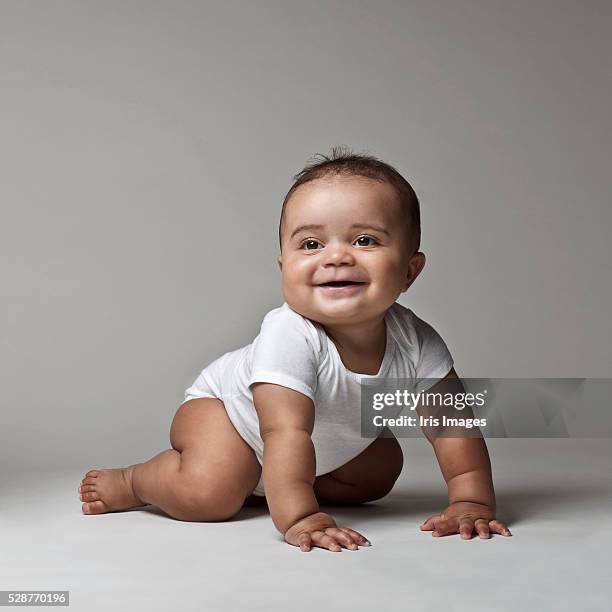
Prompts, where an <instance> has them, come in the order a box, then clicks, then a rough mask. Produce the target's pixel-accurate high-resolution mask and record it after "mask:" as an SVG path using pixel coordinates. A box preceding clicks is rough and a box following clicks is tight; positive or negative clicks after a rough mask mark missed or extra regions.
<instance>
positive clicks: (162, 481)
mask: <svg viewBox="0 0 612 612" xmlns="http://www.w3.org/2000/svg"><path fill="white" fill-rule="evenodd" d="M170 443H171V444H172V447H173V448H172V449H168V450H165V451H163V452H162V453H160V454H159V455H156V456H155V457H153V458H152V459H150V460H149V461H147V462H146V463H138V464H136V465H132V466H129V467H127V468H120V469H101V470H90V471H89V472H87V474H86V475H85V478H84V479H83V480H82V483H81V487H80V492H81V500H82V501H84V502H85V503H84V504H83V507H82V509H83V513H84V514H100V513H103V512H117V511H120V510H126V509H127V508H132V507H136V506H144V505H146V504H153V505H155V506H158V507H159V508H161V509H162V510H164V511H165V512H166V513H167V514H169V515H170V516H172V517H174V518H177V519H179V520H184V521H219V520H226V519H228V518H230V517H231V516H233V515H234V514H236V512H238V511H239V510H240V508H241V507H242V505H243V503H244V501H245V499H246V498H247V497H248V496H249V495H250V493H252V491H253V490H254V489H255V487H256V486H257V482H258V481H259V477H260V474H261V466H260V465H259V463H258V461H257V458H256V457H255V453H254V452H253V450H252V449H251V448H250V447H249V446H248V445H247V444H246V442H245V441H244V440H243V439H242V438H241V437H240V435H239V434H238V432H237V431H236V430H235V428H234V426H233V425H232V423H231V421H230V420H229V418H228V416H227V413H226V412H225V407H224V405H223V402H222V401H221V400H218V399H213V398H200V399H193V400H190V401H188V402H185V403H184V404H183V405H182V406H181V407H180V408H179V409H178V411H177V413H176V415H175V417H174V420H173V422H172V427H171V429H170Z"/></svg>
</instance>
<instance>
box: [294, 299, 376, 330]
mask: <svg viewBox="0 0 612 612" xmlns="http://www.w3.org/2000/svg"><path fill="white" fill-rule="evenodd" d="M285 301H286V302H287V304H288V305H289V307H290V308H291V309H292V310H294V311H295V312H297V313H298V314H301V315H302V316H303V317H305V318H307V319H310V320H311V321H314V322H315V323H320V324H321V325H333V324H337V325H350V324H358V323H361V322H362V321H364V320H366V319H369V318H371V317H372V316H375V315H376V314H378V313H372V312H370V313H367V315H366V313H365V312H364V307H363V305H362V304H361V305H360V304H355V303H351V301H350V300H349V299H347V300H333V301H330V303H329V304H328V303H325V304H316V303H309V304H304V303H303V302H299V303H298V302H295V301H292V300H287V299H286V298H285ZM385 310H386V308H383V309H382V310H381V312H380V314H381V315H382V314H384V312H385Z"/></svg>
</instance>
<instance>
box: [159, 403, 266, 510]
mask: <svg viewBox="0 0 612 612" xmlns="http://www.w3.org/2000/svg"><path fill="white" fill-rule="evenodd" d="M170 444H171V445H172V448H174V449H175V450H177V451H179V452H180V453H181V466H180V472H181V475H182V476H183V477H186V478H187V479H189V480H190V481H192V482H193V485H194V486H196V487H205V488H206V489H208V490H209V491H216V492H218V494H219V496H220V497H221V499H225V500H228V499H231V500H235V504H236V505H237V506H238V508H237V509H239V507H240V506H241V505H242V503H243V501H244V500H245V499H246V498H247V497H248V496H249V495H250V493H252V492H253V490H254V489H255V487H256V486H257V483H258V482H259V477H260V475H261V466H260V465H259V462H258V461H257V457H256V456H255V453H254V452H253V450H252V449H251V448H250V446H249V445H248V444H247V443H246V442H245V441H244V440H243V439H242V438H241V437H240V435H239V434H238V432H237V431H236V429H235V428H234V426H233V425H232V423H231V421H230V420H229V418H228V416H227V412H226V410H225V406H224V404H223V402H222V401H221V400H220V399H216V398H211V397H202V398H195V399H191V400H189V401H187V402H185V403H184V404H182V405H181V406H180V407H179V409H178V410H177V412H176V414H175V416H174V419H173V421H172V426H171V428H170Z"/></svg>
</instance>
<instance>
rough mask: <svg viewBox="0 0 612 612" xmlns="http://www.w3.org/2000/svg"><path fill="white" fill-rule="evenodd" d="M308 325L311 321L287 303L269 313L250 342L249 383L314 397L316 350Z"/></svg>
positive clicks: (314, 339)
mask: <svg viewBox="0 0 612 612" xmlns="http://www.w3.org/2000/svg"><path fill="white" fill-rule="evenodd" d="M310 326H312V323H310V322H309V321H308V320H307V319H305V318H304V317H302V315H300V314H299V313H297V312H295V311H293V310H291V309H290V308H289V307H288V306H284V307H282V308H278V309H276V310H273V311H271V312H269V313H268V314H267V315H266V317H265V318H264V321H263V323H262V325H261V331H260V333H259V336H257V338H256V339H255V340H254V342H253V353H252V363H251V375H250V377H249V379H248V386H249V387H251V385H253V384H254V383H256V382H267V383H274V384H276V385H281V386H283V387H287V388H289V389H293V390H295V391H299V392H300V393H303V394H304V395H306V396H307V397H309V398H310V399H312V400H314V397H315V392H316V388H317V370H318V354H319V351H318V347H317V342H316V337H317V336H316V333H314V334H313V331H312V330H311V329H310Z"/></svg>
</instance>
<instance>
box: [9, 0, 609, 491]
mask: <svg viewBox="0 0 612 612" xmlns="http://www.w3.org/2000/svg"><path fill="white" fill-rule="evenodd" d="M610 7H611V5H610V3H608V2H603V1H602V2H597V1H589V2H581V3H578V2H566V1H538V2H531V1H527V0H521V1H520V2H518V1H515V2H503V1H496V2H492V1H490V0H481V1H466V0H462V1H461V2H455V1H450V0H449V1H446V2H431V1H430V0H422V1H418V2H415V1H410V2H391V1H377V2H362V1H359V2H358V1H351V2H349V1H345V2H323V1H316V2H312V1H311V2H287V1H270V0H266V1H265V2H263V1H259V2H236V1H230V2H228V1H224V2H214V3H213V2H108V1H106V2H99V1H95V2H80V1H79V2H38V3H23V2H8V1H6V0H3V1H2V2H1V3H0V41H1V45H0V85H1V96H0V110H1V112H0V137H1V142H2V146H1V148H0V155H1V159H0V162H1V168H2V180H1V181H0V190H1V198H0V202H1V206H2V221H1V223H0V249H1V250H2V253H1V255H2V256H1V259H0V266H1V268H0V272H1V278H2V285H1V291H2V299H1V301H0V316H1V320H2V334H1V343H2V350H1V352H0V358H1V359H2V363H1V364H0V367H1V370H2V396H1V400H0V401H1V405H0V410H1V413H0V417H1V425H2V434H3V436H2V444H1V445H0V463H1V465H2V466H4V469H6V470H11V469H13V468H15V467H19V468H21V469H33V470H34V469H39V468H40V467H41V466H43V467H44V468H56V467H63V466H74V465H82V466H85V467H94V466H107V467H111V466H120V465H125V464H127V463H128V462H129V463H133V462H136V461H141V460H144V459H146V458H148V457H149V456H151V455H152V454H155V453H157V452H159V451H160V450H162V449H164V448H167V447H168V431H169V426H170V422H171V419H172V416H173V415H174V412H175V411H176V408H177V407H178V405H179V404H180V403H181V402H182V400H183V392H184V390H185V388H186V387H187V386H189V385H190V384H191V382H192V381H193V380H194V378H195V377H196V376H197V374H198V373H199V371H200V370H201V369H202V368H203V367H204V366H205V365H207V363H209V362H210V361H212V360H213V359H214V358H216V357H217V356H219V355H220V354H222V353H224V352H226V351H229V350H232V349H235V348H238V347H239V346H242V345H244V344H247V343H249V342H251V340H252V339H253V337H254V336H255V335H256V334H257V332H258V329H259V325H260V322H261V319H262V317H263V316H264V314H265V313H266V312H267V311H268V310H270V309H271V308H274V307H276V306H278V305H280V304H281V303H282V295H281V292H280V285H279V279H280V275H279V271H278V268H277V265H276V262H275V257H276V255H277V253H278V245H277V222H278V216H279V211H280V205H281V202H282V197H283V196H284V194H285V193H286V191H287V189H288V188H289V186H290V185H291V182H292V175H293V174H295V173H296V172H298V171H299V170H300V169H301V168H302V166H303V164H304V163H305V162H306V161H307V160H308V158H309V157H310V156H311V155H312V154H314V153H316V152H321V153H326V152H328V151H329V148H330V146H331V145H334V144H347V145H349V146H351V147H353V148H354V149H355V150H357V151H368V152H370V153H373V154H375V155H378V156H380V157H382V158H383V159H384V160H386V161H388V162H389V163H391V164H393V165H395V166H396V167H397V168H398V170H400V171H401V172H402V173H403V174H404V176H405V177H406V178H407V179H408V180H409V181H411V183H412V184H413V186H414V188H415V190H416V191H417V193H418V195H419V197H420V199H421V204H422V218H423V242H422V245H423V246H422V249H423V251H424V252H425V253H426V255H427V258H428V263H427V266H426V268H425V270H424V272H423V274H422V275H421V277H420V278H419V279H418V281H417V282H416V283H415V285H414V286H413V287H412V288H411V289H410V290H409V292H408V293H407V294H405V295H404V296H403V297H402V299H401V302H402V303H403V304H405V305H407V306H409V307H411V308H412V309H413V310H414V311H415V312H416V313H417V314H418V315H419V316H421V317H422V318H424V319H426V320H427V321H429V322H430V323H431V324H432V325H434V327H436V329H437V330H438V331H439V332H440V334H441V335H442V336H443V338H444V339H445V340H446V342H447V344H448V345H449V347H450V349H451V351H452V353H453V355H454V357H455V360H456V369H457V371H458V373H459V374H460V375H463V376H477V377H485V376H497V377H502V376H516V377H541V376H549V377H564V376H578V377H583V376H586V377H608V376H610V365H611V363H612V359H611V354H610V353H611V349H610V346H611V345H612V326H611V325H610V320H609V307H610V303H611V298H612V289H611V284H612V283H611V275H610V272H611V269H610V262H611V261H612V257H611V253H610V251H611V249H610V241H609V239H608V233H609V231H610V228H611V220H612V219H611V217H612V212H611V210H610V162H611V158H612V156H611V138H610V133H611V124H610V114H609V109H610V108H611V107H612V100H611V92H612V88H611V81H612V77H611V75H612V66H611V64H612V62H611V59H610V58H611V57H612V54H611V53H610V42H609V31H610V25H611V24H610V22H611V19H610V17H611V8H610ZM75 486H76V485H75Z"/></svg>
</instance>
